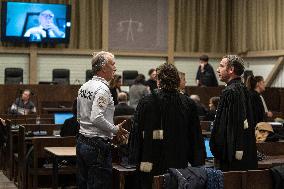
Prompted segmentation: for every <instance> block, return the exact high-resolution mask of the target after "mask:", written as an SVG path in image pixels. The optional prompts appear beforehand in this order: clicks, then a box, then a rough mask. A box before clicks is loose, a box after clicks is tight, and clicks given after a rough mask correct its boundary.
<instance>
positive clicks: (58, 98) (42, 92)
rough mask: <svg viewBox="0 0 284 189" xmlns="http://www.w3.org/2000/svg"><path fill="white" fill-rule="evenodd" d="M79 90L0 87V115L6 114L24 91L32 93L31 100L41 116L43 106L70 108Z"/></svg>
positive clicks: (66, 87) (28, 86)
mask: <svg viewBox="0 0 284 189" xmlns="http://www.w3.org/2000/svg"><path fill="white" fill-rule="evenodd" d="M79 88H80V85H0V104H1V106H0V114H6V113H7V112H8V109H9V108H10V106H11V105H12V103H13V102H14V101H15V99H16V98H17V97H19V96H20V93H21V92H22V91H23V90H24V89H30V90H31V91H32V93H33V95H32V97H31V99H32V101H33V102H34V104H35V105H36V106H37V109H38V110H39V111H40V114H41V113H42V112H41V110H42V108H43V107H44V106H48V107H52V106H53V104H54V108H58V107H59V106H66V105H70V106H71V105H72V102H73V101H74V99H75V98H76V97H77V95H78V90H79ZM37 102H38V105H37ZM58 102H60V103H58Z"/></svg>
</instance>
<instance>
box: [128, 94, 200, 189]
mask: <svg viewBox="0 0 284 189" xmlns="http://www.w3.org/2000/svg"><path fill="white" fill-rule="evenodd" d="M134 127H135V128H134V130H135V131H134V132H135V133H136V136H133V137H131V138H130V146H132V147H130V153H131V154H130V156H132V157H133V156H135V157H134V159H136V162H137V163H138V169H139V165H140V163H141V162H149V163H152V164H153V167H152V170H151V171H150V172H141V175H140V178H141V179H142V182H141V183H142V185H143V187H142V188H151V183H152V178H153V176H154V175H160V174H163V173H165V172H166V170H167V169H168V168H186V167H187V166H188V163H191V165H193V166H198V165H203V164H204V159H205V150H204V149H205V147H204V141H203V137H202V133H201V128H200V125H199V118H198V115H197V108H196V105H195V102H194V101H193V100H191V99H190V98H189V97H187V96H185V95H183V94H181V93H179V92H178V91H165V90H160V91H158V92H156V91H155V92H154V93H152V94H150V95H147V96H145V97H144V98H142V99H141V100H140V101H139V104H138V106H137V108H136V112H135V114H134ZM154 130H163V139H161V140H157V139H153V131H154Z"/></svg>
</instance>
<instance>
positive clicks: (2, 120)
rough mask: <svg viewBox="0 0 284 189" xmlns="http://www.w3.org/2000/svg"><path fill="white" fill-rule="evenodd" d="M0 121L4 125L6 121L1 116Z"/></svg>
mask: <svg viewBox="0 0 284 189" xmlns="http://www.w3.org/2000/svg"><path fill="white" fill-rule="evenodd" d="M0 121H1V122H2V124H3V125H4V126H6V122H5V120H4V119H1V118H0Z"/></svg>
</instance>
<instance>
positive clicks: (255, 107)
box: [250, 90, 265, 125]
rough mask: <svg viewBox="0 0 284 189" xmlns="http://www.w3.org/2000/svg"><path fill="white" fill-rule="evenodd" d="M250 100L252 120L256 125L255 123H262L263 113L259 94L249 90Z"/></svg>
mask: <svg viewBox="0 0 284 189" xmlns="http://www.w3.org/2000/svg"><path fill="white" fill-rule="evenodd" d="M250 98H251V105H252V112H253V118H254V121H255V125H256V124H257V123H259V122H263V121H264V119H265V111H264V107H263V103H262V100H261V97H260V94H259V93H258V92H257V91H255V90H250Z"/></svg>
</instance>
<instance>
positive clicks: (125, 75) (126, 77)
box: [122, 70, 138, 86]
mask: <svg viewBox="0 0 284 189" xmlns="http://www.w3.org/2000/svg"><path fill="white" fill-rule="evenodd" d="M137 76H138V71H136V70H125V71H123V72H122V82H123V85H128V86H130V85H132V84H133V83H134V81H135V79H136V77H137Z"/></svg>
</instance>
